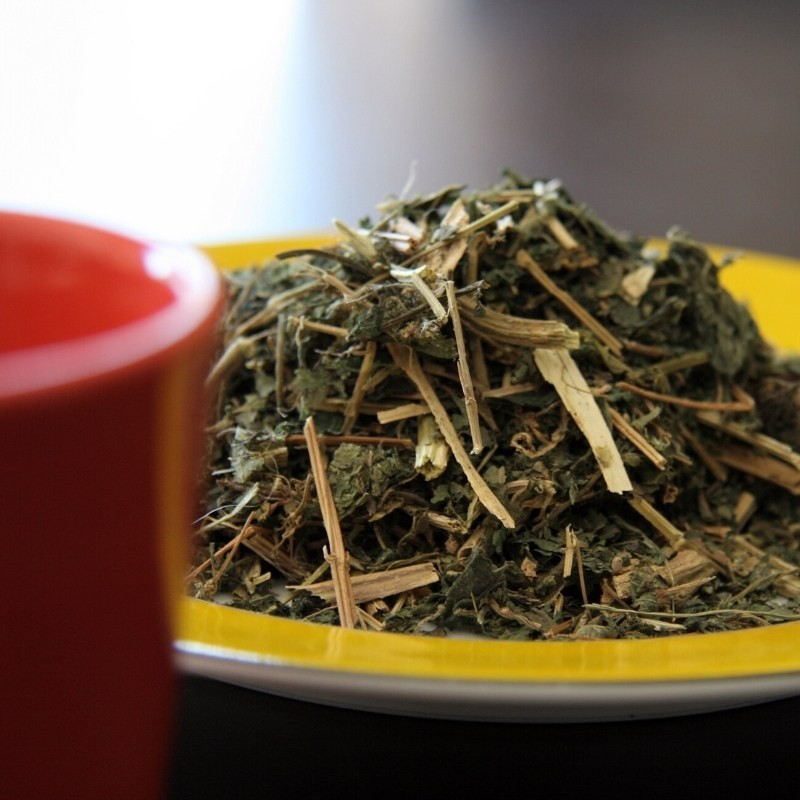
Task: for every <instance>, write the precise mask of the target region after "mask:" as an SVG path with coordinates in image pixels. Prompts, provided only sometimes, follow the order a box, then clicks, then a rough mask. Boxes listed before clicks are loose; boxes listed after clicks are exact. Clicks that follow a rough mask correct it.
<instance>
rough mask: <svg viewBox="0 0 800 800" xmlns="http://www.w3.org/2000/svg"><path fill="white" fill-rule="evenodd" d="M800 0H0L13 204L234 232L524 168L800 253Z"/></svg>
mask: <svg viewBox="0 0 800 800" xmlns="http://www.w3.org/2000/svg"><path fill="white" fill-rule="evenodd" d="M798 146H800V3H798V2H796V0H759V1H758V2H755V1H751V2H747V1H746V0H739V1H737V0H727V2H724V1H722V0H718V1H717V2H713V1H712V0H705V2H704V1H703V0H670V2H668V3H666V2H656V1H655V0H594V1H592V0H561V1H560V2H556V0H551V1H550V2H548V1H547V0H402V2H401V1H400V0H255V1H253V2H247V1H246V0H226V2H224V3H222V2H204V0H191V1H190V0H138V1H137V2H136V3H127V2H123V1H122V0H119V1H117V0H3V2H2V4H0V207H5V208H17V209H25V210H32V211H39V212H46V213H56V214H65V215H69V216H71V217H77V218H79V219H83V220H87V221H91V222H95V223H100V224H104V225H111V226H114V227H116V228H120V229H123V230H125V231H128V232H132V233H137V234H141V235H145V236H148V237H152V238H162V239H172V240H181V241H192V242H198V243H218V242H225V241H232V240H241V239H252V238H258V237H263V236H270V235H276V234H283V233H293V232H305V231H312V230H319V229H327V228H328V227H329V225H330V221H331V219H332V218H333V217H338V218H341V219H343V220H345V221H348V222H351V223H352V222H356V221H357V220H358V219H359V218H360V217H362V216H364V215H365V214H368V213H371V212H372V211H373V209H374V206H375V204H376V203H377V202H378V201H380V200H381V199H383V198H384V197H386V196H387V195H389V194H399V193H401V192H402V190H403V188H404V187H405V186H406V185H407V183H408V182H409V179H410V177H413V179H414V182H413V185H412V188H411V193H412V194H414V193H417V192H420V193H421V192H425V191H429V190H434V189H438V188H440V187H441V186H442V185H445V184H453V183H458V184H461V183H463V184H467V185H469V186H471V187H473V188H479V187H483V186H486V185H488V184H491V183H493V182H495V181H496V180H497V179H498V178H499V175H500V172H501V170H502V169H503V168H504V167H510V168H513V169H515V170H517V171H519V172H521V173H523V174H526V175H528V176H530V177H559V178H561V179H562V180H563V182H564V184H565V186H566V187H567V188H568V190H569V191H570V192H571V193H572V194H573V196H574V197H575V198H576V199H578V200H581V201H584V202H586V203H587V204H589V205H590V206H592V207H593V208H594V209H595V210H596V211H597V212H598V213H599V214H600V216H602V217H603V218H605V219H606V220H607V221H609V222H610V223H611V224H612V225H614V226H615V227H618V228H621V229H623V230H629V231H633V232H637V233H647V234H654V235H659V234H663V233H664V232H666V230H667V229H668V228H669V227H670V226H672V225H673V224H679V225H680V226H681V227H683V228H686V229H688V230H689V231H690V232H691V233H693V234H694V235H695V236H696V237H697V238H699V239H703V240H706V241H711V242H722V243H725V244H730V245H735V246H738V247H749V248H755V249H762V250H769V251H774V252H780V253H785V254H788V255H795V256H800V233H799V231H800V225H798V217H800V196H799V195H798V192H799V191H800V160H799V159H798Z"/></svg>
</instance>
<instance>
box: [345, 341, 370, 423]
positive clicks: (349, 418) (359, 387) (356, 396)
mask: <svg viewBox="0 0 800 800" xmlns="http://www.w3.org/2000/svg"><path fill="white" fill-rule="evenodd" d="M377 349H378V345H377V344H376V343H375V342H373V341H371V342H367V347H366V351H365V353H364V358H363V359H362V360H361V367H360V368H359V370H358V377H357V378H356V384H355V386H354V387H353V394H352V395H351V397H350V399H349V400H348V401H347V405H346V406H345V410H344V423H343V425H342V430H343V431H344V432H345V433H350V431H352V430H353V425H355V423H356V419H358V414H359V410H360V408H361V401H362V400H363V399H364V391H365V389H366V387H367V379H368V378H369V375H370V373H371V372H372V365H373V364H374V363H375V353H376V352H377Z"/></svg>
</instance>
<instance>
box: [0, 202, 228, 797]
mask: <svg viewBox="0 0 800 800" xmlns="http://www.w3.org/2000/svg"><path fill="white" fill-rule="evenodd" d="M154 253H157V254H159V256H158V258H156V259H155V261H154V260H153V254H154ZM154 263H155V264H156V265H157V266H158V269H154V267H153V265H154ZM218 303H219V287H218V282H217V276H216V273H215V271H214V269H213V267H212V266H211V265H210V264H209V263H207V262H205V261H203V260H201V259H199V258H197V257H196V256H195V255H193V254H192V253H191V252H190V251H187V250H185V249H182V248H177V249H159V248H157V247H153V246H150V245H148V244H145V243H139V242H135V241H133V240H131V239H127V238H125V237H120V236H116V235H114V234H109V233H106V232H103V231H97V230H93V229H89V228H85V227H82V226H75V225H72V224H70V223H65V222H59V221H54V220H45V219H36V218H28V217H20V216H18V215H2V214H0V308H1V309H2V314H0V318H1V319H2V321H0V329H1V330H2V335H1V336H0V441H1V442H2V449H0V486H2V496H3V506H4V514H3V521H2V532H3V541H4V553H5V555H4V574H5V578H4V582H3V595H4V610H3V614H2V617H1V618H0V620H1V621H0V632H1V634H2V635H1V636H0V687H2V689H0V691H2V703H3V712H2V715H0V752H2V753H3V754H4V755H3V762H4V765H3V769H2V774H1V775H0V790H1V791H0V793H2V794H3V796H4V797H15V798H21V797H81V798H95V797H98V798H100V797H103V798H111V797H113V798H152V797H156V796H158V790H159V786H160V784H161V781H162V778H163V769H164V764H165V758H166V752H167V747H168V742H169V736H170V732H171V720H172V709H173V690H174V673H173V666H172V659H171V656H170V651H171V633H172V632H171V621H170V620H171V606H172V604H173V603H174V600H175V598H174V597H173V596H171V594H170V588H169V586H170V584H169V581H168V580H167V579H166V578H165V568H166V567H169V568H170V569H171V571H172V572H175V571H176V570H180V567H181V564H180V563H179V561H180V554H181V552H185V550H184V549H183V548H185V545H186V540H187V534H188V530H189V521H190V515H191V514H192V513H193V506H192V500H193V489H192V487H193V481H194V477H195V475H194V469H193V466H192V465H193V464H196V463H197V461H198V455H199V453H200V445H201V441H202V434H201V428H202V410H203V403H202V402H201V398H202V396H203V383H204V377H205V374H206V372H207V368H208V362H209V359H210V357H211V352H212V348H213V342H214V331H215V329H216V321H217V316H218ZM170 543H171V544H170ZM170 552H171V553H172V554H175V553H177V554H178V559H177V560H176V561H175V563H172V564H165V558H166V554H167V553H170ZM175 577H177V575H176V576H175ZM170 579H171V578H170Z"/></svg>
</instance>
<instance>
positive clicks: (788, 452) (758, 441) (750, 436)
mask: <svg viewBox="0 0 800 800" xmlns="http://www.w3.org/2000/svg"><path fill="white" fill-rule="evenodd" d="M697 419H698V420H700V422H702V423H703V424H704V425H708V426H709V427H711V428H716V429H717V430H719V431H722V432H723V433H727V434H728V435H729V436H733V437H734V438H736V439H739V440H740V441H742V442H745V443H747V444H750V445H752V446H753V447H757V448H758V449H759V450H763V451H764V452H765V453H769V454H770V455H771V456H775V457H776V458H780V459H781V460H782V461H785V462H786V463H787V464H791V465H792V466H793V467H794V468H795V469H796V470H800V453H796V452H795V451H794V450H793V449H792V448H791V447H790V446H789V445H788V444H785V443H784V442H781V441H779V440H778V439H773V438H772V437H771V436H767V435H765V434H763V433H759V432H757V431H749V430H747V429H746V428H745V427H743V426H742V425H739V424H738V423H736V422H730V421H728V420H725V419H723V418H722V417H721V416H720V415H719V414H718V413H716V412H713V411H701V412H699V413H698V414H697Z"/></svg>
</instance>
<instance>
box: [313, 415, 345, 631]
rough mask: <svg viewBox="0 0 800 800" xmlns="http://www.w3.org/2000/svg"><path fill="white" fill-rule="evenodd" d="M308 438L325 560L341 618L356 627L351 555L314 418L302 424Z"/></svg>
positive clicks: (343, 624)
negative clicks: (326, 535)
mask: <svg viewBox="0 0 800 800" xmlns="http://www.w3.org/2000/svg"><path fill="white" fill-rule="evenodd" d="M303 435H304V436H305V438H306V444H307V446H308V454H309V458H310V460H311V474H312V475H313V476H314V483H315V484H316V487H317V499H318V500H319V506H320V511H321V512H322V521H323V524H324V525H325V532H326V533H327V534H328V545H329V548H330V549H329V550H327V549H326V548H324V549H325V550H326V552H325V560H326V561H327V562H328V563H329V564H330V565H331V574H332V576H333V587H334V592H335V595H336V607H337V608H338V610H339V619H340V620H341V624H342V627H343V628H353V627H355V624H356V606H355V602H354V600H353V587H352V585H351V582H350V569H349V566H348V563H347V562H348V555H347V550H345V546H344V539H343V538H342V530H341V528H340V526H339V514H338V513H337V511H336V503H335V502H334V499H333V492H332V491H331V485H330V483H328V475H327V473H326V470H325V456H324V455H323V453H322V448H321V447H320V445H319V440H318V438H317V427H316V425H315V424H314V417H309V418H308V419H307V420H306V423H305V425H304V427H303Z"/></svg>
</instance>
